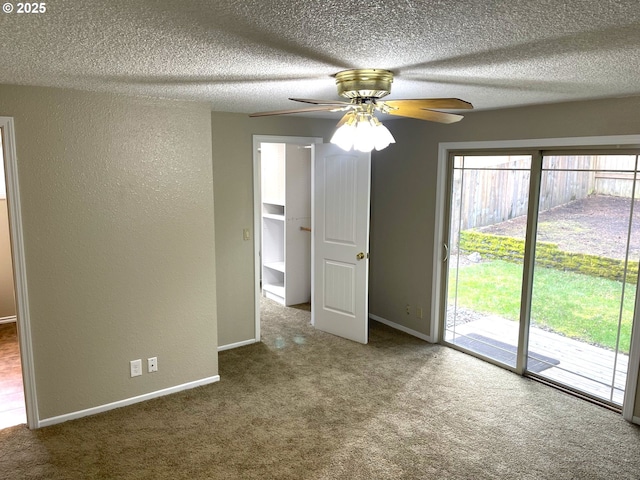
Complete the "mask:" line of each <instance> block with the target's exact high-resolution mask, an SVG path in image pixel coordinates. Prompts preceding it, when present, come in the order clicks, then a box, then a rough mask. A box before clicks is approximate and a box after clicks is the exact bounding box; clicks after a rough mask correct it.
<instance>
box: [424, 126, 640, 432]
mask: <svg viewBox="0 0 640 480" xmlns="http://www.w3.org/2000/svg"><path fill="white" fill-rule="evenodd" d="M638 148H640V135H616V136H601V137H568V138H546V139H545V138H543V139H527V140H511V141H509V140H506V141H482V142H454V143H440V144H439V146H438V170H437V185H436V202H435V206H436V212H435V214H436V215H435V228H434V252H433V277H432V297H431V298H432V304H431V332H432V337H433V338H435V339H438V341H439V342H441V343H442V342H443V341H444V328H443V325H444V318H445V315H446V305H447V302H446V295H447V287H446V282H445V281H443V278H444V276H443V273H444V269H445V266H444V262H445V261H447V258H448V252H447V251H446V247H445V245H447V243H448V241H449V239H448V238H447V235H448V232H449V228H448V225H446V220H447V219H448V218H449V213H450V212H449V210H450V206H449V205H448V204H449V201H448V200H449V198H450V196H451V188H452V185H451V182H450V181H448V179H450V176H449V175H448V170H449V161H450V160H449V159H450V158H451V157H452V155H472V154H478V153H479V152H482V153H484V154H485V155H486V154H487V153H495V154H503V153H504V152H508V153H510V154H512V153H513V152H514V151H517V152H518V153H521V154H522V153H526V154H531V153H532V151H535V154H534V156H533V157H532V175H531V182H530V185H529V205H528V212H527V214H528V218H527V222H528V223H529V222H530V221H532V218H537V213H538V209H539V197H540V181H539V178H540V175H539V173H540V170H541V169H542V151H547V150H567V151H570V150H572V151H574V152H575V151H576V150H578V151H584V150H586V149H590V150H594V149H598V150H606V151H607V152H608V153H618V152H617V151H618V150H625V149H638ZM525 150H526V152H525ZM535 170H537V173H538V175H535V173H536V172H535ZM533 215H535V216H533ZM534 230H535V228H534ZM535 233H536V232H531V233H530V234H529V236H528V238H527V241H526V244H525V258H524V261H525V265H524V272H525V273H524V277H523V282H525V283H523V289H522V292H523V293H522V298H521V319H525V321H521V322H520V332H519V335H520V337H519V341H520V345H522V346H523V347H524V348H520V349H519V351H518V358H517V364H516V368H515V369H511V368H510V370H513V371H515V372H516V373H518V374H520V375H522V374H524V372H525V370H526V353H527V348H526V347H527V343H528V329H529V325H528V323H529V317H530V315H529V313H530V309H531V290H532V289H531V288H530V286H531V283H532V282H533V261H534V259H535V235H534V234H535ZM524 287H526V288H524ZM639 290H640V289H639ZM639 307H640V297H639V296H638V295H637V296H636V308H635V312H634V319H633V325H634V327H635V326H637V325H640V308H639ZM639 330H640V327H637V328H634V329H633V330H632V335H631V347H630V352H629V369H628V372H627V384H626V388H625V395H624V401H623V409H622V415H623V418H624V419H625V420H628V421H632V422H635V423H640V418H638V417H634V416H633V412H634V411H635V403H636V402H635V400H636V392H637V389H638V373H639V369H640V331H639Z"/></svg>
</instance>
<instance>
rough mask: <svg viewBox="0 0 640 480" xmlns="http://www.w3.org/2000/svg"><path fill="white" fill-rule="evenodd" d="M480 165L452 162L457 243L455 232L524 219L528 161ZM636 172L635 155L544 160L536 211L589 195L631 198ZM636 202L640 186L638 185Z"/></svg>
mask: <svg viewBox="0 0 640 480" xmlns="http://www.w3.org/2000/svg"><path fill="white" fill-rule="evenodd" d="M482 160H483V162H479V161H478V159H477V157H476V158H475V161H474V162H473V163H472V165H473V166H472V167H471V168H469V167H468V166H466V165H465V167H464V168H462V166H463V163H462V157H457V158H456V162H455V165H456V166H455V168H454V178H453V190H452V192H453V198H452V204H451V206H452V212H451V213H452V218H451V220H452V224H451V225H452V230H453V231H452V234H453V235H452V238H457V232H458V230H459V229H460V230H467V229H470V228H476V227H484V226H487V225H494V224H496V223H501V222H505V221H508V220H510V219H512V218H515V217H519V216H521V215H526V214H527V208H528V203H529V183H530V179H531V173H530V158H529V157H523V156H496V157H483V159H482ZM484 160H486V161H484ZM634 169H635V156H633V155H615V156H593V155H584V156H576V155H572V156H554V157H545V159H544V164H543V171H542V177H541V189H540V195H541V196H540V211H541V212H543V211H546V210H549V209H551V208H554V207H557V206H560V205H564V204H566V203H569V202H571V201H574V200H580V199H583V198H586V197H588V196H589V195H613V196H619V197H626V198H631V196H632V190H633V183H634V182H633V179H634ZM638 197H640V181H637V185H636V198H638ZM522 233H523V235H524V232H522ZM452 247H454V248H455V246H454V245H452Z"/></svg>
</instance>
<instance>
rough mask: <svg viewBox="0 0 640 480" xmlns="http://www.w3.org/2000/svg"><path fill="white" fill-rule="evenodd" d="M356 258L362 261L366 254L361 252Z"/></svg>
mask: <svg viewBox="0 0 640 480" xmlns="http://www.w3.org/2000/svg"><path fill="white" fill-rule="evenodd" d="M356 258H357V259H358V260H362V259H363V258H364V252H360V253H359V254H357V255H356Z"/></svg>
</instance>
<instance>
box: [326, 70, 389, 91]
mask: <svg viewBox="0 0 640 480" xmlns="http://www.w3.org/2000/svg"><path fill="white" fill-rule="evenodd" d="M392 82H393V72H391V71H389V70H380V69H374V68H369V69H357V70H344V71H342V72H338V73H336V85H337V87H338V94H339V95H341V96H343V97H346V98H382V97H385V96H387V95H389V93H391V83H392Z"/></svg>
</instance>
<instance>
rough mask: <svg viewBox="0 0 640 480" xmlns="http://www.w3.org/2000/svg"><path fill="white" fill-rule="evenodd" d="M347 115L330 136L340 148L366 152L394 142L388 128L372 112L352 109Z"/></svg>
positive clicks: (332, 141)
mask: <svg viewBox="0 0 640 480" xmlns="http://www.w3.org/2000/svg"><path fill="white" fill-rule="evenodd" d="M347 115H348V118H347V120H346V121H345V122H344V123H343V124H342V125H341V126H340V127H339V128H338V129H337V130H336V132H335V133H334V134H333V137H331V143H333V144H335V145H338V147H340V148H341V149H343V150H345V151H349V150H351V149H352V148H353V149H354V150H358V151H359V152H365V153H367V152H370V151H371V150H373V149H374V148H375V149H376V150H377V151H380V150H382V149H384V148H387V147H388V146H389V144H391V143H395V142H396V141H395V139H394V138H393V135H391V132H390V131H389V129H388V128H387V127H385V126H384V125H383V124H382V123H381V122H380V120H378V119H377V118H376V117H375V116H374V115H373V114H372V113H369V112H366V111H359V112H356V111H353V112H350V113H348V114H347Z"/></svg>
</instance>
